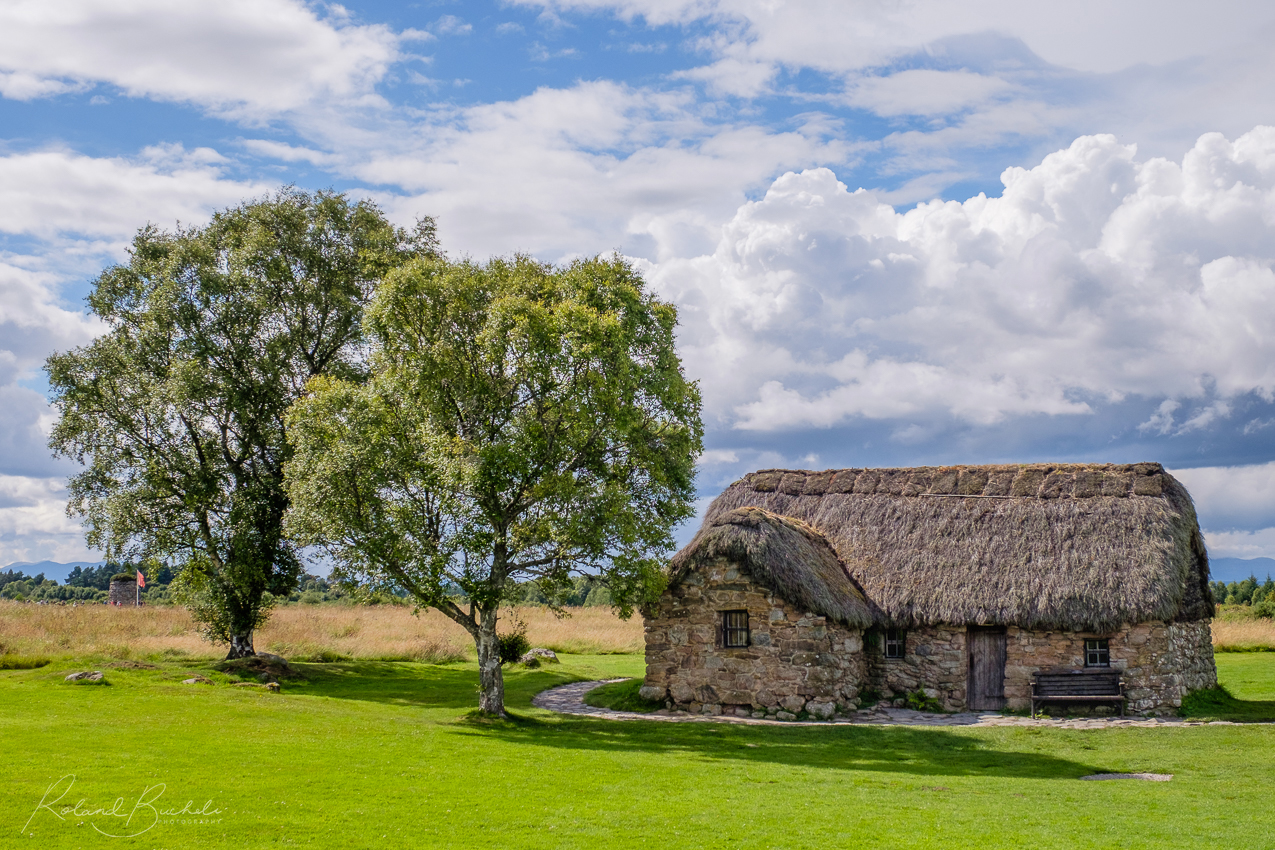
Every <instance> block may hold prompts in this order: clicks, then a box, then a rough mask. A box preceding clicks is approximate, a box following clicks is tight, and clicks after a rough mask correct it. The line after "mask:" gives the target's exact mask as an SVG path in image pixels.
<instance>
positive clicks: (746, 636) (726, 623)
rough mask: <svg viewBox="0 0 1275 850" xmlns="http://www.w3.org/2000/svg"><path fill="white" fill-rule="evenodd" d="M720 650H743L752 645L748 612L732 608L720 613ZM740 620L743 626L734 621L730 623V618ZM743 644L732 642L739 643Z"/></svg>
mask: <svg viewBox="0 0 1275 850" xmlns="http://www.w3.org/2000/svg"><path fill="white" fill-rule="evenodd" d="M721 615H722V621H721V622H722V648H723V649H745V648H747V647H749V646H751V645H752V642H753V640H752V638H753V634H752V628H751V624H750V622H749V616H748V611H747V610H746V609H743V608H732V609H730V610H728V611H722V612H721ZM732 617H737V618H742V620H743V625H742V626H741V625H740V624H739V622H740V621H739V620H738V619H736V620H735V621H734V623H732V620H731V618H732ZM740 640H742V641H743V643H738V642H732V641H740Z"/></svg>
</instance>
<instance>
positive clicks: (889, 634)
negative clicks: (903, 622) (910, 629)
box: [885, 629, 907, 658]
mask: <svg viewBox="0 0 1275 850" xmlns="http://www.w3.org/2000/svg"><path fill="white" fill-rule="evenodd" d="M906 646H907V632H905V631H904V630H903V629H886V630H885V657H886V658H902V657H903V653H904V651H905V648H906Z"/></svg>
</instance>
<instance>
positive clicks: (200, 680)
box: [182, 676, 213, 685]
mask: <svg viewBox="0 0 1275 850" xmlns="http://www.w3.org/2000/svg"><path fill="white" fill-rule="evenodd" d="M212 683H213V682H212V679H207V678H204V677H203V676H191V677H190V678H189V679H182V684H183V685H211V684H212Z"/></svg>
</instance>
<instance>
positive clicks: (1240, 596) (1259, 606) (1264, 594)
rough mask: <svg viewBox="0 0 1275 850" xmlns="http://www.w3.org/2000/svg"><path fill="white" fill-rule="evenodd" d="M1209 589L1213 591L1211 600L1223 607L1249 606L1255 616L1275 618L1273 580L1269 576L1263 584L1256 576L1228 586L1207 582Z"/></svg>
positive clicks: (1217, 582) (1274, 581)
mask: <svg viewBox="0 0 1275 850" xmlns="http://www.w3.org/2000/svg"><path fill="white" fill-rule="evenodd" d="M1209 587H1211V588H1212V589H1213V598H1214V599H1215V600H1217V601H1218V602H1219V603H1221V604H1223V605H1249V606H1251V607H1252V608H1253V613H1254V614H1256V615H1257V616H1259V617H1271V618H1275V579H1272V578H1271V577H1270V576H1269V575H1268V576H1267V577H1266V581H1264V582H1259V581H1258V580H1257V576H1249V577H1248V578H1246V579H1244V580H1243V581H1233V582H1231V583H1230V584H1226V583H1225V582H1220V581H1214V582H1209Z"/></svg>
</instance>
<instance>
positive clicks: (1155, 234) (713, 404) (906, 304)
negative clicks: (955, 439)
mask: <svg viewBox="0 0 1275 850" xmlns="http://www.w3.org/2000/svg"><path fill="white" fill-rule="evenodd" d="M1002 181H1003V182H1004V184H1005V189H1004V192H1003V194H1002V196H1001V197H999V198H988V197H985V196H984V195H981V194H980V195H979V196H977V197H974V198H970V199H969V200H967V201H965V202H964V203H957V202H954V201H950V202H941V201H934V202H931V203H925V204H921V205H919V206H917V207H916V208H915V209H912V210H910V211H908V212H906V213H897V212H895V210H894V209H893V208H892V207H890V206H887V205H885V204H883V203H881V202H880V201H879V200H878V199H877V197H875V196H874V195H873V193H871V192H865V191H863V190H859V191H856V192H850V191H847V189H846V187H845V186H844V185H843V184H841V183H839V182H838V181H837V179H836V177H835V176H834V175H833V173H832V172H831V171H829V170H827V169H822V168H821V169H813V170H809V171H804V172H802V173H800V174H795V173H788V174H785V175H784V176H782V177H780V178H779V179H778V180H776V181H775V182H774V184H773V185H772V186H771V188H770V190H769V191H768V192H767V193H766V196H765V197H764V198H763V199H761V200H759V201H756V202H752V203H748V204H746V205H744V206H742V207H740V209H739V210H738V212H737V213H736V215H735V217H734V218H733V220H731V221H730V222H729V223H727V224H726V225H725V226H724V227H723V229H722V238H721V241H720V243H719V245H718V246H717V249H716V251H715V253H713V254H712V255H708V256H700V257H696V258H692V259H679V260H668V261H664V262H661V263H659V264H656V265H652V266H650V267H649V268H648V273H649V276H650V278H651V279H652V280H653V281H655V282H656V284H657V285H658V286H659V287H660V288H661V289H662V290H663V291H664V292H665V293H666V294H667V295H670V296H672V297H673V298H675V299H676V301H677V302H678V303H679V304H680V305H681V307H682V321H683V325H684V329H683V334H682V345H683V348H684V352H685V355H686V357H687V360H688V366H689V367H690V369H691V370H692V372H693V373H694V374H695V375H696V377H699V378H701V379H702V381H703V385H704V388H705V391H706V392H705V395H706V400H707V403H708V408H709V413H710V415H712V416H713V417H714V418H715V419H716V421H718V422H721V423H723V424H726V423H729V424H730V425H732V426H733V427H734V428H736V429H743V430H754V431H779V430H792V429H802V428H809V427H830V426H835V425H840V424H845V423H848V422H852V421H854V420H856V419H858V418H864V419H874V420H895V421H897V422H898V423H899V426H900V429H905V428H906V427H916V423H922V422H924V421H926V420H930V419H933V418H935V417H955V418H956V419H958V420H961V421H965V422H968V423H973V424H990V423H995V422H999V421H1003V420H1006V419H1007V418H1009V417H1015V416H1022V415H1029V414H1030V415H1038V414H1045V415H1064V416H1083V415H1086V414H1089V413H1091V412H1093V411H1094V410H1095V409H1096V408H1097V407H1099V406H1101V405H1103V404H1105V403H1114V402H1119V401H1122V400H1124V399H1126V398H1128V397H1141V398H1149V399H1153V400H1162V401H1160V404H1159V409H1158V412H1157V413H1156V414H1155V415H1154V416H1152V417H1150V418H1149V419H1148V420H1147V421H1145V422H1143V423H1141V428H1142V429H1143V430H1144V431H1148V432H1154V433H1163V434H1168V433H1182V432H1185V431H1190V430H1192V429H1198V428H1202V427H1204V426H1207V425H1209V424H1210V423H1213V422H1216V421H1218V420H1220V419H1224V418H1226V417H1228V416H1229V415H1231V413H1232V411H1233V408H1234V402H1235V401H1236V399H1237V398H1239V397H1241V396H1245V395H1249V394H1252V395H1254V396H1256V397H1259V398H1261V399H1263V400H1265V401H1267V402H1269V401H1271V400H1272V399H1275V358H1272V356H1271V354H1272V342H1271V340H1272V339H1275V298H1273V297H1272V296H1275V272H1273V271H1272V262H1273V260H1275V128H1270V127H1258V128H1256V129H1254V130H1253V131H1251V132H1249V133H1247V134H1245V135H1243V136H1241V137H1240V138H1238V139H1237V140H1235V141H1234V142H1230V141H1228V140H1227V139H1225V138H1223V137H1222V136H1221V135H1218V134H1208V135H1205V136H1202V137H1201V138H1200V139H1199V141H1198V142H1197V143H1196V145H1195V146H1194V148H1192V149H1191V150H1190V151H1189V152H1188V153H1187V154H1186V155H1185V157H1183V159H1182V161H1181V162H1180V163H1177V162H1171V161H1168V160H1165V159H1158V158H1157V159H1146V160H1140V159H1139V158H1138V155H1137V149H1136V146H1134V145H1122V144H1120V143H1119V142H1118V141H1117V140H1116V139H1115V138H1114V137H1112V136H1106V135H1099V136H1084V137H1081V138H1079V139H1077V140H1076V141H1075V142H1074V143H1073V144H1072V145H1071V146H1070V147H1069V148H1067V149H1066V150H1061V151H1058V152H1056V153H1053V154H1050V155H1049V156H1047V157H1045V159H1044V160H1043V161H1042V162H1041V163H1040V165H1038V166H1036V167H1035V168H1032V169H1030V170H1027V169H1022V168H1010V169H1008V170H1006V171H1005V172H1004V174H1003V175H1002Z"/></svg>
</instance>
